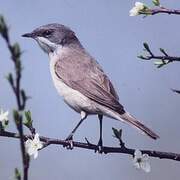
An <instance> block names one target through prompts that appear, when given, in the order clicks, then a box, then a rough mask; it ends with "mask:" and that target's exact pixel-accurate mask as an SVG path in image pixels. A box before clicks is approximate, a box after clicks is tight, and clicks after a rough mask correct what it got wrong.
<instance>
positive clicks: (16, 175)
mask: <svg viewBox="0 0 180 180" xmlns="http://www.w3.org/2000/svg"><path fill="white" fill-rule="evenodd" d="M14 174H15V179H16V180H21V173H20V172H19V170H18V169H17V168H15V170H14Z"/></svg>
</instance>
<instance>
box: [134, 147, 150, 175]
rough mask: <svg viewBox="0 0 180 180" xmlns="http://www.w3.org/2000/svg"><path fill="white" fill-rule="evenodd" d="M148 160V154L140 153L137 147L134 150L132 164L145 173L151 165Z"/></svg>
mask: <svg viewBox="0 0 180 180" xmlns="http://www.w3.org/2000/svg"><path fill="white" fill-rule="evenodd" d="M148 160H149V155H148V154H142V152H141V151H140V150H138V149H137V150H136V151H135V152H134V158H133V164H134V166H135V167H136V168H137V169H142V170H143V171H145V172H147V173H148V172H150V171H151V166H150V163H149V161H148Z"/></svg>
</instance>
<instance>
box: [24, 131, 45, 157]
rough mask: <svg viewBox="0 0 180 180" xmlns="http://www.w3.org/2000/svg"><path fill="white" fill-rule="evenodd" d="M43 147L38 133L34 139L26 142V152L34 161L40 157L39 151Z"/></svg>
mask: <svg viewBox="0 0 180 180" xmlns="http://www.w3.org/2000/svg"><path fill="white" fill-rule="evenodd" d="M42 147H43V144H42V142H41V141H40V139H39V134H38V133H36V134H35V136H34V138H33V139H28V140H27V141H26V142H25V148H26V152H27V153H28V155H29V156H32V155H33V156H34V159H36V158H37V157H38V150H39V149H41V148H42Z"/></svg>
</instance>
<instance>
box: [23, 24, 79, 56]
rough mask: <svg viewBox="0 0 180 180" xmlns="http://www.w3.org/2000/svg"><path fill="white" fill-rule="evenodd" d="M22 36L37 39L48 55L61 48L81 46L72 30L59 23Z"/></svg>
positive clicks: (41, 27)
mask: <svg viewBox="0 0 180 180" xmlns="http://www.w3.org/2000/svg"><path fill="white" fill-rule="evenodd" d="M22 36H23V37H29V38H33V39H35V40H36V41H37V42H38V44H39V45H40V47H41V48H42V49H43V50H44V51H45V52H46V53H50V52H54V51H55V50H56V49H57V48H58V47H60V46H61V47H62V46H68V45H70V44H77V43H78V44H80V42H79V40H78V39H77V37H76V35H75V33H74V32H73V31H72V30H71V29H70V28H68V27H66V26H64V25H61V24H57V23H52V24H47V25H44V26H40V27H38V28H36V29H35V30H33V31H32V32H31V33H26V34H24V35H22Z"/></svg>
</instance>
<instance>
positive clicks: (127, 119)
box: [120, 112, 159, 139]
mask: <svg viewBox="0 0 180 180" xmlns="http://www.w3.org/2000/svg"><path fill="white" fill-rule="evenodd" d="M120 118H121V119H123V120H124V121H125V122H128V123H130V124H132V125H134V126H135V127H136V128H138V129H139V130H141V131H143V132H144V133H145V134H146V135H148V136H149V137H151V138H152V139H158V138H159V136H158V135H157V134H156V133H154V132H153V131H152V130H150V129H149V128H148V127H146V126H145V125H144V124H142V123H141V122H139V121H138V120H137V119H136V118H134V117H133V116H131V115H130V114H129V113H128V112H125V113H124V114H121V115H120Z"/></svg>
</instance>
